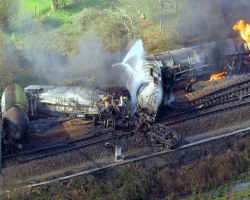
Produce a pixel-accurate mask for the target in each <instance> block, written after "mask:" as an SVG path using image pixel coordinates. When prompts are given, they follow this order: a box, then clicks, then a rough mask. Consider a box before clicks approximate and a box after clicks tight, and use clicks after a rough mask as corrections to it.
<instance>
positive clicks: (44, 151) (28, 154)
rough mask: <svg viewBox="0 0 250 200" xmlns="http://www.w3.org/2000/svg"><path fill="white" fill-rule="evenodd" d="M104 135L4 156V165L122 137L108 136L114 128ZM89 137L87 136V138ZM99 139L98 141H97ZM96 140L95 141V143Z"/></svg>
mask: <svg viewBox="0 0 250 200" xmlns="http://www.w3.org/2000/svg"><path fill="white" fill-rule="evenodd" d="M103 130H104V133H102V134H97V133H96V132H95V131H90V132H88V133H86V134H85V136H82V137H78V138H75V139H72V140H70V141H67V142H63V143H60V144H56V145H51V146H47V147H42V148H37V149H32V150H26V151H22V152H19V153H15V154H8V155H4V156H2V159H3V163H5V162H7V161H8V160H10V159H11V160H12V161H13V160H15V163H18V164H19V163H25V162H29V161H33V160H38V159H42V158H45V157H49V156H54V155H57V154H60V153H64V152H67V151H72V150H76V149H80V148H84V147H87V146H90V145H95V144H100V143H103V142H107V141H110V140H112V139H117V137H121V135H114V134H108V133H109V132H110V133H111V132H113V128H112V129H111V128H105V129H103ZM86 135H87V136H86ZM96 138H98V140H96ZM93 140H94V141H93Z"/></svg>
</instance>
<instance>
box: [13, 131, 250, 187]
mask: <svg viewBox="0 0 250 200" xmlns="http://www.w3.org/2000/svg"><path fill="white" fill-rule="evenodd" d="M249 132H250V128H244V129H240V130H237V131H233V132H228V133H225V134H221V135H218V136H213V137H209V138H205V139H201V140H198V141H195V142H192V143H188V144H184V145H182V146H179V147H177V148H176V149H174V150H163V151H160V152H155V153H150V154H147V155H143V156H139V157H136V158H131V159H125V160H121V161H119V162H113V163H109V164H107V165H104V166H101V167H93V168H91V169H88V170H83V171H81V172H78V173H73V174H71V175H68V176H60V177H57V178H54V179H50V180H46V181H41V182H39V181H36V182H37V183H35V184H28V183H26V184H25V185H22V186H21V187H18V188H16V190H18V189H24V188H33V187H38V186H42V185H46V184H50V183H54V182H59V181H65V180H68V179H70V178H74V177H78V176H83V175H87V174H90V173H94V172H98V171H103V170H107V169H111V168H114V167H117V166H122V165H126V164H129V163H131V162H137V161H142V160H146V159H148V158H152V157H156V156H159V155H165V154H166V155H167V154H171V153H174V152H176V151H181V150H185V149H188V148H192V147H195V146H197V145H201V144H205V143H208V142H212V141H216V140H220V139H223V138H228V137H235V136H237V135H238V134H249Z"/></svg>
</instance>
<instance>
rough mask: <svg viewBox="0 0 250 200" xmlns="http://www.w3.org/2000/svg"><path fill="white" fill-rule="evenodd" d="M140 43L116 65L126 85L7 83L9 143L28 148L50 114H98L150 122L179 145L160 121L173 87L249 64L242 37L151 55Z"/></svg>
mask: <svg viewBox="0 0 250 200" xmlns="http://www.w3.org/2000/svg"><path fill="white" fill-rule="evenodd" d="M138 47H139V50H141V49H143V46H142V43H141V41H137V43H136V44H135V45H134V47H133V48H132V49H131V50H130V51H129V52H128V54H127V56H126V57H125V59H124V60H123V62H121V63H117V64H115V65H113V66H112V70H121V71H122V72H123V74H124V76H125V80H126V82H125V83H124V87H123V88H96V89H95V90H91V89H89V88H86V87H68V86H44V85H30V86H28V87H26V88H24V91H23V90H22V88H21V87H20V86H18V85H16V84H15V85H10V86H8V87H6V89H5V91H4V93H3V96H2V102H1V106H2V120H3V131H4V132H3V137H2V138H3V143H4V147H10V146H18V147H19V148H22V146H21V141H22V140H24V139H25V137H26V136H27V130H28V125H29V120H30V119H37V118H39V117H41V116H42V115H43V114H45V113H46V114H52V115H60V114H64V115H69V116H74V117H83V118H93V123H94V125H98V124H102V125H104V126H105V127H110V126H111V127H114V128H116V129H119V128H125V130H127V131H131V130H132V129H133V128H134V127H135V128H137V129H135V130H134V131H135V132H137V131H138V130H139V129H141V128H142V127H144V129H145V128H146V130H147V133H148V135H149V138H150V139H151V140H152V142H154V143H158V144H160V145H162V146H163V147H167V148H174V147H175V146H176V145H177V144H178V143H179V141H180V138H181V137H180V135H179V134H177V133H176V132H174V131H173V130H171V129H170V128H168V127H166V126H164V125H162V124H159V123H156V121H157V114H158V112H159V109H160V108H161V106H162V105H167V104H169V103H171V101H173V99H174V98H173V95H172V91H174V90H175V89H176V88H180V87H182V88H184V89H186V90H187V91H189V92H190V91H191V90H192V84H193V83H195V82H196V81H198V80H207V78H208V76H210V75H211V74H214V73H220V72H226V73H227V75H229V76H232V75H237V74H241V73H246V72H247V70H248V69H249V61H250V58H249V55H250V52H249V51H248V48H247V45H246V43H245V41H244V40H242V39H241V38H235V39H227V40H223V41H219V42H212V43H207V44H203V45H198V46H193V47H188V48H182V49H178V50H173V51H168V52H164V53H160V54H154V55H146V56H144V55H143V53H142V51H137V48H138ZM134 52H137V53H135V54H136V55H135V54H134ZM138 52H139V55H138Z"/></svg>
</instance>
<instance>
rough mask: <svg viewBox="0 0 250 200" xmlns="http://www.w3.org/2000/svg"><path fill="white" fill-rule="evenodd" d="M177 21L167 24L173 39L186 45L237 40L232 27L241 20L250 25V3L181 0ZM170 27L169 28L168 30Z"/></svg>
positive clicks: (228, 0)
mask: <svg viewBox="0 0 250 200" xmlns="http://www.w3.org/2000/svg"><path fill="white" fill-rule="evenodd" d="M176 14H177V15H178V18H176V19H175V20H174V22H175V23H172V24H168V26H167V30H170V29H171V30H172V35H173V38H177V40H176V42H177V43H179V44H181V45H183V46H190V45H192V46H193V45H195V44H200V43H205V42H211V41H218V40H222V39H227V38H232V37H237V36H238V33H237V32H235V31H234V30H233V29H232V27H233V25H234V24H235V23H236V22H237V21H238V20H239V19H244V20H245V21H246V22H247V23H250V2H249V1H245V0H237V1H231V0H220V1H215V2H211V1H210V0H199V1H197V0H189V1H187V0H180V1H178V2H177V13H176ZM169 26H170V27H169Z"/></svg>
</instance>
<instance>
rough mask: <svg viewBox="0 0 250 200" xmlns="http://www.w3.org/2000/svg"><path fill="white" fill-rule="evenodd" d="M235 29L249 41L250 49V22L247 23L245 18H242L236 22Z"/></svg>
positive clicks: (249, 47) (249, 46)
mask: <svg viewBox="0 0 250 200" xmlns="http://www.w3.org/2000/svg"><path fill="white" fill-rule="evenodd" d="M233 29H234V30H239V31H240V34H241V37H242V38H243V39H244V40H245V41H246V42H247V46H248V49H250V24H245V21H244V20H240V21H238V22H236V24H235V25H234V27H233Z"/></svg>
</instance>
